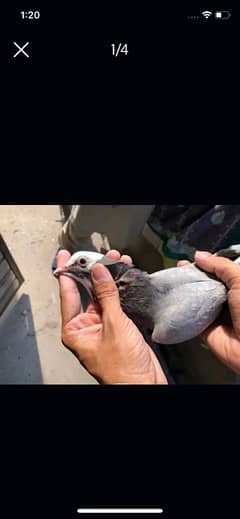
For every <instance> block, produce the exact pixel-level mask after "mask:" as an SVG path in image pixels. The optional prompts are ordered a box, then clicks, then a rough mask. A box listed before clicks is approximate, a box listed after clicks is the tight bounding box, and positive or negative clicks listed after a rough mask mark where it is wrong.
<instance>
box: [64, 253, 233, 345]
mask: <svg viewBox="0 0 240 519" xmlns="http://www.w3.org/2000/svg"><path fill="white" fill-rule="evenodd" d="M215 255H216V256H223V257H227V258H230V259H231V260H233V261H234V262H235V263H240V245H232V246H231V247H229V248H227V249H223V250H220V251H218V252H216V253H215ZM95 263H102V264H103V265H105V266H106V267H107V268H108V269H109V271H110V272H111V274H112V276H113V279H114V280H115V282H116V285H117V287H118V291H119V297H120V303H121V306H122V309H123V311H124V312H125V313H126V314H127V315H128V317H129V318H131V319H132V320H133V321H134V322H135V324H136V325H138V326H141V327H145V328H147V329H149V330H151V332H152V340H153V341H155V342H157V343H160V344H177V343H181V342H184V341H187V340H190V339H192V338H194V337H197V336H198V335H200V334H201V333H202V332H203V331H204V330H205V329H206V328H207V327H208V326H209V325H210V324H212V323H213V322H214V321H215V319H216V318H217V317H218V315H219V314H220V312H221V310H222V307H223V304H224V303H225V302H226V300H227V287H226V286H225V285H224V284H223V283H222V282H221V281H220V280H218V279H217V278H216V277H215V276H213V275H211V274H208V273H206V272H203V271H202V270H201V269H200V268H198V267H197V266H196V265H195V264H194V263H191V264H190V265H187V266H184V267H182V268H179V267H171V268H167V269H164V270H160V271H158V272H154V273H153V274H148V273H147V272H143V271H141V270H140V269H139V268H137V267H136V266H134V265H127V264H125V263H123V262H121V261H116V260H112V259H110V258H108V257H107V256H104V255H103V254H100V253H98V252H90V251H89V252H85V251H79V252H75V253H74V254H73V255H72V256H71V258H70V259H69V260H68V262H67V263H66V265H65V266H64V267H61V268H57V269H56V270H55V271H54V276H55V277H58V276H60V275H65V276H69V277H71V278H72V279H74V280H75V282H76V283H77V284H80V285H81V286H82V287H84V288H85V290H86V291H87V293H88V296H89V297H90V299H91V300H93V301H94V300H96V298H95V294H94V288H93V284H92V281H91V275H90V272H91V268H92V266H93V265H94V264H95Z"/></svg>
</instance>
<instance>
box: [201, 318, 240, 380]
mask: <svg viewBox="0 0 240 519" xmlns="http://www.w3.org/2000/svg"><path fill="white" fill-rule="evenodd" d="M201 337H202V338H203V340H204V341H205V342H206V343H207V344H208V345H209V347H210V349H211V350H212V352H213V353H214V354H215V355H216V357H218V359H219V360H220V361H221V362H222V363H223V364H226V365H227V366H228V367H229V368H230V369H232V370H233V371H236V372H239V361H240V355H239V339H238V338H237V337H236V335H235V333H234V330H233V329H231V328H229V327H228V326H225V325H222V324H212V325H211V326H209V328H207V330H205V331H204V333H202V334H201Z"/></svg>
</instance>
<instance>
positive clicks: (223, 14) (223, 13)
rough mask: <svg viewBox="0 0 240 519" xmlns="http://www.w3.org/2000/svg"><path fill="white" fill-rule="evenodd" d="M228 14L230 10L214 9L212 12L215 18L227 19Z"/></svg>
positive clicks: (229, 14)
mask: <svg viewBox="0 0 240 519" xmlns="http://www.w3.org/2000/svg"><path fill="white" fill-rule="evenodd" d="M230 16H231V13H230V11H216V12H215V13H214V17H215V18H217V20H229V18H230Z"/></svg>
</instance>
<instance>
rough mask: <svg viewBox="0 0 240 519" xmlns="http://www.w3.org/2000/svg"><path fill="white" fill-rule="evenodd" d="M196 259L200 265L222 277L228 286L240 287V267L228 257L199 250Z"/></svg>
mask: <svg viewBox="0 0 240 519" xmlns="http://www.w3.org/2000/svg"><path fill="white" fill-rule="evenodd" d="M195 261H196V263H197V265H199V267H201V268H203V270H206V271H207V272H210V273H211V274H214V275H215V276H216V277H217V278H219V279H221V281H223V283H225V284H226V285H227V286H228V288H231V287H233V286H237V287H238V288H239V287H240V267H239V265H236V264H235V263H233V262H232V261H231V260H230V259H228V258H222V257H221V256H214V255H212V254H209V253H206V252H202V251H201V252H200V251H197V252H196V254H195Z"/></svg>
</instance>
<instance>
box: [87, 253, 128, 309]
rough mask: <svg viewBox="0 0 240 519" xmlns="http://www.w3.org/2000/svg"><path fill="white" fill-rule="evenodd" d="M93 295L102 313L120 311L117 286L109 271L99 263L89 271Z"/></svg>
mask: <svg viewBox="0 0 240 519" xmlns="http://www.w3.org/2000/svg"><path fill="white" fill-rule="evenodd" d="M91 274H92V281H93V285H94V288H95V293H96V296H97V299H98V302H99V304H100V307H101V309H102V312H103V313H107V314H108V313H111V314H113V313H116V312H119V310H121V306H120V300H119V294H118V289H117V286H116V284H115V282H114V280H113V278H112V276H111V274H110V272H109V270H108V269H107V268H106V267H104V265H101V264H100V263H98V264H96V265H94V266H93V267H92V269H91Z"/></svg>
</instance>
